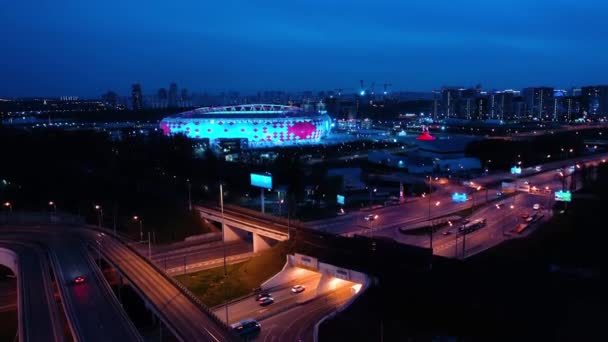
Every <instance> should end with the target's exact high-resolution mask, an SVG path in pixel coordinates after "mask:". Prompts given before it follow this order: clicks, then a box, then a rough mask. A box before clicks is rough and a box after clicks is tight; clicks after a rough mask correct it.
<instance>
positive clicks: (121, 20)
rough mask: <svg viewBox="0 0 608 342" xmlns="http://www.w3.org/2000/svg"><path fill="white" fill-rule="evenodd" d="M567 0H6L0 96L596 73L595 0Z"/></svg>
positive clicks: (574, 79) (532, 82) (566, 83)
mask: <svg viewBox="0 0 608 342" xmlns="http://www.w3.org/2000/svg"><path fill="white" fill-rule="evenodd" d="M567 4H568V3H567V2H565V1H551V2H549V1H536V2H534V3H529V2H525V1H513V2H510V3H509V4H495V3H492V4H489V3H486V2H480V1H468V2H467V4H466V5H463V4H452V3H451V2H448V1H440V2H439V3H435V4H434V6H431V5H429V4H426V3H423V2H415V3H408V4H392V3H390V2H388V1H383V2H379V3H375V4H373V6H371V5H369V4H368V3H364V2H360V1H355V2H352V1H351V2H349V3H348V4H347V3H341V2H340V3H332V4H326V3H325V2H319V1H312V2H310V1H309V2H306V3H299V2H296V3H290V4H276V3H272V2H268V3H265V4H262V5H260V4H257V5H252V4H247V3H245V2H243V1H231V2H230V6H227V5H226V4H214V3H205V4H199V3H196V2H193V1H186V2H184V3H183V4H182V5H181V6H180V7H175V6H173V7H171V6H170V5H159V4H148V3H145V4H144V3H138V2H133V3H129V4H122V3H112V2H109V3H108V2H105V3H104V4H86V5H84V4H81V3H79V2H75V1H63V2H62V6H56V3H53V2H50V1H42V2H39V3H37V4H36V5H37V6H36V7H35V8H32V6H31V3H28V2H20V3H12V4H9V5H7V6H6V7H5V11H3V12H2V13H0V19H2V21H3V22H4V25H6V32H7V34H6V39H5V40H6V42H5V43H4V44H5V46H6V47H7V48H6V49H5V51H6V53H5V55H4V56H3V59H4V61H5V63H2V66H1V67H0V71H1V72H2V74H3V76H4V80H5V82H3V84H2V85H0V96H3V97H16V96H62V95H75V96H80V97H88V98H91V97H98V96H99V95H100V94H102V93H104V92H105V91H107V90H109V89H111V90H115V91H116V92H117V93H119V94H125V93H128V92H129V89H130V86H131V84H133V83H140V84H141V85H142V88H143V92H144V93H154V92H156V90H157V89H158V88H161V87H167V84H168V83H169V82H172V81H175V82H177V83H178V85H183V86H184V87H186V88H188V89H190V90H192V91H193V92H200V91H221V90H237V91H242V92H254V91H257V90H264V89H284V90H286V91H295V90H302V89H319V90H331V89H338V88H342V89H349V88H352V89H356V88H358V85H359V80H360V79H363V80H365V81H366V82H367V84H368V85H369V84H370V83H371V82H375V83H376V87H377V89H378V88H380V87H381V85H382V84H383V83H391V84H392V85H393V88H394V89H402V90H410V91H432V90H433V89H437V88H438V87H441V86H442V85H462V86H464V87H467V86H472V85H475V84H478V83H479V84H482V85H483V86H484V88H486V89H507V88H513V89H521V88H524V87H528V86H540V85H548V86H554V87H556V88H569V87H571V86H582V85H587V84H589V85H591V84H605V83H606V81H605V80H608V71H607V70H608V69H607V68H605V59H603V58H602V56H603V55H604V54H605V53H606V52H607V51H606V47H605V46H602V45H601V44H598V42H600V41H602V37H604V36H605V35H606V34H607V33H608V32H606V29H605V28H603V27H601V26H600V27H595V26H594V27H591V26H590V25H593V23H594V22H596V21H597V20H598V19H601V18H600V16H601V13H602V12H605V11H602V8H604V9H607V8H605V7H607V6H608V5H606V4H601V3H599V4H598V3H596V2H594V1H579V2H578V3H577V6H576V7H572V6H567ZM142 6H144V7H145V9H146V10H145V11H143V12H141V14H138V15H136V14H137V13H140V12H139V10H138V8H141V7H142ZM563 18H567V19H568V20H567V21H564V20H563ZM591 28H593V29H591ZM531 71H532V72H531Z"/></svg>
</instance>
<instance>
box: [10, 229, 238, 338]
mask: <svg viewBox="0 0 608 342" xmlns="http://www.w3.org/2000/svg"><path fill="white" fill-rule="evenodd" d="M102 233H103V234H102ZM100 240H101V242H102V245H101V249H100V252H101V253H102V255H103V257H104V258H105V259H106V260H107V261H108V263H109V264H111V265H113V266H114V267H115V269H116V271H117V272H118V273H119V274H120V275H121V276H122V277H124V278H125V279H127V280H128V283H129V285H130V286H131V287H132V288H133V289H134V291H135V292H136V293H138V294H139V295H140V297H141V298H142V300H143V301H144V303H145V304H146V306H147V307H148V308H149V309H150V311H151V312H153V313H154V314H156V317H158V318H159V319H160V320H161V321H162V322H163V323H164V324H165V325H166V326H167V328H168V329H169V330H171V332H172V333H173V335H174V336H175V338H176V339H177V340H179V341H215V342H218V341H232V340H234V339H235V337H234V336H233V335H232V334H231V332H230V331H229V329H228V327H227V326H226V325H225V324H224V323H223V322H222V321H221V320H220V319H219V318H217V317H216V316H215V315H214V314H213V313H212V312H211V311H210V310H208V309H207V308H206V307H205V306H204V305H202V304H201V303H200V302H199V301H198V300H197V299H196V298H195V297H194V296H193V295H192V294H191V293H190V292H188V291H187V290H186V289H185V288H184V287H183V286H182V285H181V284H179V283H178V282H177V281H176V280H174V279H172V278H171V277H169V276H168V275H166V274H165V273H164V272H163V271H162V270H160V269H159V268H158V267H156V266H155V265H154V264H153V263H152V262H151V261H149V260H147V259H146V258H144V257H143V256H141V255H140V254H138V253H137V251H135V250H134V249H133V248H132V247H131V246H129V245H128V244H127V243H126V242H125V241H122V240H121V239H119V238H117V237H114V236H112V235H111V232H110V231H107V230H100V229H97V228H94V229H91V228H89V227H83V226H67V225H66V226H63V225H46V226H29V225H26V226H19V227H10V226H8V227H0V242H2V245H3V247H4V246H10V250H9V249H8V248H4V249H0V257H1V258H2V259H0V261H1V262H2V263H7V264H9V266H11V268H14V269H15V270H16V271H17V272H18V273H16V274H17V277H18V286H19V284H20V283H21V284H23V283H22V281H23V280H24V279H26V278H24V276H23V275H22V274H21V273H22V272H20V271H19V269H18V268H15V267H14V266H13V264H17V265H20V264H22V263H23V261H18V262H15V260H18V259H16V257H15V254H14V252H12V250H14V249H15V248H16V246H19V244H22V243H26V242H35V243H37V244H40V245H42V246H44V247H45V248H46V250H48V255H49V257H50V260H51V266H52V268H51V267H49V268H46V273H47V274H48V270H49V269H52V270H53V271H54V273H55V278H56V279H57V285H58V287H59V290H60V291H59V294H60V296H61V298H62V303H63V307H64V309H65V312H66V316H67V319H68V324H69V325H70V328H71V331H72V335H73V337H74V339H75V340H76V341H108V340H116V341H140V340H142V338H141V336H140V335H139V332H138V331H137V330H136V328H135V327H134V326H133V324H132V322H131V320H130V318H129V317H128V316H127V315H126V313H125V312H124V310H123V309H122V306H121V305H120V303H119V302H118V300H117V299H116V297H115V296H114V294H113V293H112V291H111V289H110V288H109V285H108V284H107V282H106V280H105V278H103V276H102V275H101V272H100V270H99V269H98V268H97V266H96V265H95V263H94V261H93V259H92V258H91V254H90V251H87V247H91V246H97V241H100ZM39 260H41V259H40V258H34V261H35V262H39ZM32 270H33V271H32V272H31V273H36V274H38V277H41V276H43V275H44V272H45V269H44V267H42V270H40V271H36V270H37V269H34V268H32ZM77 275H85V276H86V277H87V280H88V281H87V282H86V284H85V285H84V286H82V287H81V286H72V280H73V279H74V277H75V276H77ZM19 276H21V278H19ZM31 281H32V282H31V284H32V285H31V287H30V291H28V292H27V293H25V292H22V293H24V294H28V296H23V298H24V299H25V300H30V298H33V299H36V298H38V297H39V296H40V295H43V294H45V293H46V291H48V289H50V288H52V287H50V286H47V284H46V283H45V282H44V281H42V280H31ZM43 285H44V286H43ZM36 286H40V288H38V287H36ZM35 295H38V297H35ZM30 302H31V304H32V309H34V308H35V310H34V311H32V312H33V313H35V314H37V315H43V314H44V313H45V309H46V310H49V308H52V306H49V305H51V303H52V304H54V303H55V302H54V300H53V301H52V302H49V301H47V302H49V303H46V304H45V302H42V301H41V300H36V302H35V303H34V302H33V301H31V300H30ZM21 312H28V310H21V308H20V313H21ZM46 316H47V317H41V318H37V317H36V319H30V318H27V317H20V319H19V325H20V331H21V332H22V334H20V337H21V336H27V335H23V334H35V335H34V336H38V335H39V336H41V338H40V339H31V340H32V341H37V340H44V341H49V340H55V341H57V340H62V338H59V337H57V338H53V336H54V335H53V333H52V331H51V330H50V329H43V328H44V326H43V325H41V324H43V323H36V325H32V324H33V323H35V322H38V321H40V322H52V321H53V320H52V319H49V317H48V314H47V315H46ZM38 325H40V326H41V328H40V329H38V328H37V326H38ZM38 331H39V333H38ZM61 331H62V330H61ZM21 340H25V341H28V340H30V339H24V338H22V339H21Z"/></svg>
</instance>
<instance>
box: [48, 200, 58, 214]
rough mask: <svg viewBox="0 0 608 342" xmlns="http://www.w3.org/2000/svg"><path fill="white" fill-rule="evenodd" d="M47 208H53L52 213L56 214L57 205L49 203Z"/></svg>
mask: <svg viewBox="0 0 608 342" xmlns="http://www.w3.org/2000/svg"><path fill="white" fill-rule="evenodd" d="M49 206H50V207H52V208H53V211H54V212H57V205H56V204H55V202H53V201H49Z"/></svg>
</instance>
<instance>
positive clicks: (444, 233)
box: [441, 230, 452, 236]
mask: <svg viewBox="0 0 608 342" xmlns="http://www.w3.org/2000/svg"><path fill="white" fill-rule="evenodd" d="M441 234H442V235H444V236H447V235H450V234H452V232H451V231H449V230H446V231H445V232H443V233H441Z"/></svg>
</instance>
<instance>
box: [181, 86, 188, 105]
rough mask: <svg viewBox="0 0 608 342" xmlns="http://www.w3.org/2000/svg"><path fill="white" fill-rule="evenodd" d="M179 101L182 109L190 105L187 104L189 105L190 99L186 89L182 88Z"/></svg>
mask: <svg viewBox="0 0 608 342" xmlns="http://www.w3.org/2000/svg"><path fill="white" fill-rule="evenodd" d="M179 100H180V103H181V105H182V107H188V106H189V105H190V104H189V103H190V97H189V95H188V89H186V88H182V91H181V93H180V97H179Z"/></svg>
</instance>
